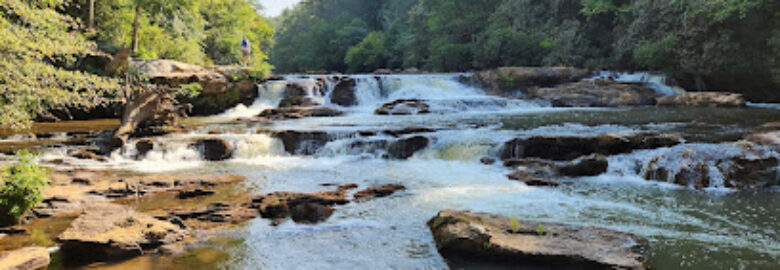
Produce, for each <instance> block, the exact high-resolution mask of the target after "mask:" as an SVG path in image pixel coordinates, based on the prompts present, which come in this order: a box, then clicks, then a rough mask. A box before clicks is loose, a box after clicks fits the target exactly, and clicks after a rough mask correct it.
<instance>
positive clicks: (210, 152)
mask: <svg viewBox="0 0 780 270" xmlns="http://www.w3.org/2000/svg"><path fill="white" fill-rule="evenodd" d="M191 146H192V147H194V148H195V149H197V150H198V151H199V152H200V153H201V155H202V156H203V159H205V160H208V161H223V160H227V159H230V158H231V157H233V147H232V146H231V145H230V143H229V142H227V141H225V140H223V139H202V140H198V141H197V142H196V143H194V144H192V145H191Z"/></svg>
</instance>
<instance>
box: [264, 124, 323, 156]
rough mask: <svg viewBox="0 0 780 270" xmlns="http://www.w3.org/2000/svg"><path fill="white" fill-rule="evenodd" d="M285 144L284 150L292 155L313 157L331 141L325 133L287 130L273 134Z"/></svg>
mask: <svg viewBox="0 0 780 270" xmlns="http://www.w3.org/2000/svg"><path fill="white" fill-rule="evenodd" d="M271 136H272V137H274V138H278V139H280V140H281V141H282V144H284V150H285V151H287V153H290V154H292V155H296V154H298V155H313V154H315V153H317V151H318V150H319V149H320V148H322V147H323V146H325V144H327V143H328V142H329V141H330V140H331V139H330V136H329V135H328V133H326V132H323V131H295V130H286V131H280V132H275V133H273V134H271Z"/></svg>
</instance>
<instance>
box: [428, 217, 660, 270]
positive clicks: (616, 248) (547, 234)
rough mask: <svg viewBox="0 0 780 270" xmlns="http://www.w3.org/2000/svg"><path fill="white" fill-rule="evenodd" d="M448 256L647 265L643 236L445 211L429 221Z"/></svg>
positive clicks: (542, 263)
mask: <svg viewBox="0 0 780 270" xmlns="http://www.w3.org/2000/svg"><path fill="white" fill-rule="evenodd" d="M428 226H429V227H430V229H431V232H432V233H433V238H434V240H435V241H436V247H437V249H438V250H439V252H440V253H441V254H442V256H444V258H469V260H484V261H488V262H502V263H506V265H507V266H510V265H511V266H512V267H520V268H522V267H542V268H551V267H552V268H554V267H561V268H575V269H582V268H584V269H647V266H646V265H645V260H644V258H643V257H642V255H641V254H640V252H639V251H640V250H641V249H643V248H644V247H645V246H646V241H645V240H644V239H642V238H640V237H638V236H635V235H633V234H629V233H623V232H618V231H613V230H608V229H602V228H596V227H580V226H572V225H564V224H556V223H541V222H534V221H526V220H517V219H513V218H505V217H500V216H496V215H490V214H481V213H471V212H465V211H453V210H444V211H441V212H439V214H438V215H436V216H435V217H434V218H432V219H431V220H430V221H428Z"/></svg>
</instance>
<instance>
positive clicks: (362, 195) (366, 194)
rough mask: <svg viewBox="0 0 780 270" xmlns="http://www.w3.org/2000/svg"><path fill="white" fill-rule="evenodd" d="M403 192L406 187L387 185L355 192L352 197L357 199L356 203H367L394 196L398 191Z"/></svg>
mask: <svg viewBox="0 0 780 270" xmlns="http://www.w3.org/2000/svg"><path fill="white" fill-rule="evenodd" d="M401 190H406V187H405V186H403V185H397V184H386V185H381V186H376V187H370V188H367V189H364V190H361V191H358V192H355V194H354V195H352V197H353V198H355V201H358V202H365V201H369V200H372V199H375V198H382V197H387V196H390V195H393V193H395V192H396V191H401Z"/></svg>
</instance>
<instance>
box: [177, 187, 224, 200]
mask: <svg viewBox="0 0 780 270" xmlns="http://www.w3.org/2000/svg"><path fill="white" fill-rule="evenodd" d="M215 193H216V192H214V191H213V190H203V189H199V188H196V189H191V190H182V191H179V193H178V194H176V198H179V199H181V200H186V199H192V198H195V197H203V196H211V195H214V194H215Z"/></svg>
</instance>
